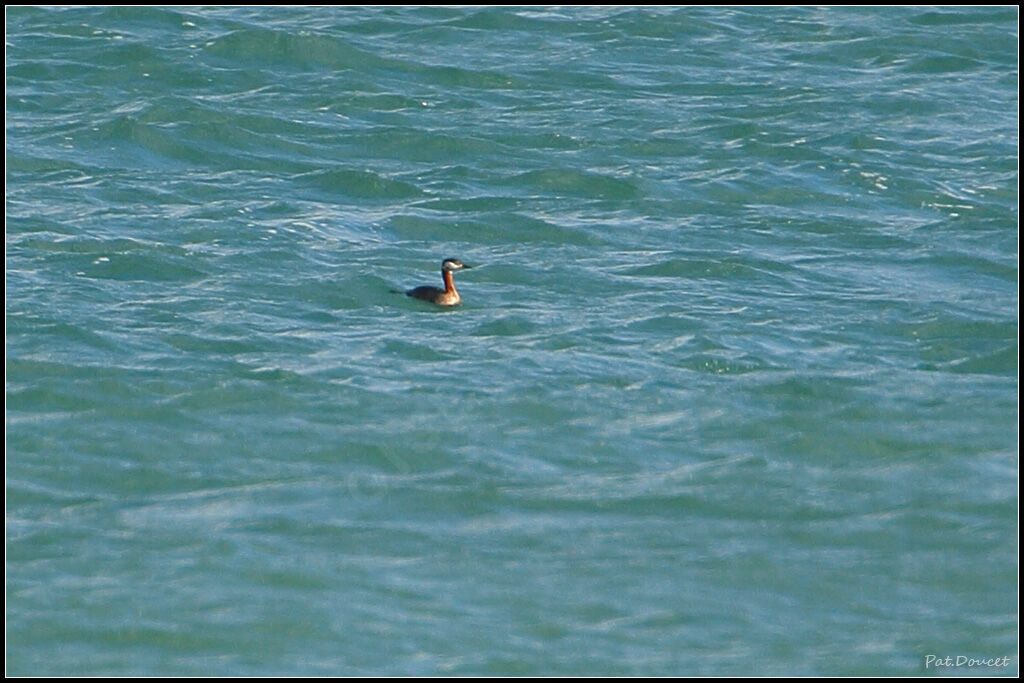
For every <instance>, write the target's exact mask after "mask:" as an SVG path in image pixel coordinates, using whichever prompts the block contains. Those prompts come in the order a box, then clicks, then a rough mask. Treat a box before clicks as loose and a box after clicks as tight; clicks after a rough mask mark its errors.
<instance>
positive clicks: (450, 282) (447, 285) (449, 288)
mask: <svg viewBox="0 0 1024 683" xmlns="http://www.w3.org/2000/svg"><path fill="white" fill-rule="evenodd" d="M441 277H443V278H444V291H446V292H448V293H449V294H450V293H452V292H454V291H455V277H454V276H452V271H450V270H442V271H441Z"/></svg>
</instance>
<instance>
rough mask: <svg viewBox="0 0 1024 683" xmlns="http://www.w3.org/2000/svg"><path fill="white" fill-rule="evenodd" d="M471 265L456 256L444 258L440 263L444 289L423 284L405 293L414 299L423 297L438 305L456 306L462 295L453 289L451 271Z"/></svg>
mask: <svg viewBox="0 0 1024 683" xmlns="http://www.w3.org/2000/svg"><path fill="white" fill-rule="evenodd" d="M471 267H472V266H467V265H466V264H465V263H463V262H462V261H460V260H459V259H457V258H446V259H445V260H444V262H443V263H442V264H441V277H443V278H444V289H439V288H437V287H429V286H426V285H424V286H423V287H417V288H415V289H410V290H409V291H408V292H406V294H408V295H409V296H411V297H413V298H415V299H423V300H424V301H429V302H430V303H432V304H437V305H438V306H457V305H458V304H459V302H460V301H462V297H460V296H459V293H458V292H457V291H455V278H454V277H453V276H452V273H454V272H455V271H456V270H462V269H463V268H471Z"/></svg>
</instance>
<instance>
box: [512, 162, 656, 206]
mask: <svg viewBox="0 0 1024 683" xmlns="http://www.w3.org/2000/svg"><path fill="white" fill-rule="evenodd" d="M510 182H511V184H512V185H515V186H518V187H522V188H525V189H527V190H530V191H532V192H535V193H539V194H540V195H541V196H546V197H559V196H573V197H584V198H590V199H608V200H627V199H637V198H639V197H641V196H642V195H643V191H642V190H641V188H640V187H639V185H637V183H636V182H634V181H632V180H624V179H621V178H613V177H611V176H607V175H601V174H596V173H589V172H583V171H577V170H572V169H548V170H543V171H528V172H526V173H522V174H519V175H517V176H514V177H513V178H511V180H510Z"/></svg>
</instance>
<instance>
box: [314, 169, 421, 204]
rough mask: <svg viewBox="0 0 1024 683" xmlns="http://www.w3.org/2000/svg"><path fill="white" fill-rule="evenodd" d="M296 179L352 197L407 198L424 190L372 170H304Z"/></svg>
mask: <svg viewBox="0 0 1024 683" xmlns="http://www.w3.org/2000/svg"><path fill="white" fill-rule="evenodd" d="M294 182H297V183H299V184H300V185H308V186H310V187H313V188H316V189H317V190H321V191H325V192H328V193H330V194H334V195H338V196H341V197H350V198H353V199H382V200H386V199H408V198H410V197H418V196H421V195H422V194H423V193H422V191H421V190H420V189H419V188H418V187H416V186H415V185H413V184H411V183H408V182H405V181H402V180H394V179H391V178H387V177H385V176H382V175H379V174H377V173H374V172H373V171H359V170H353V169H346V168H336V169H330V170H325V171H314V172H312V173H305V174H302V175H300V176H298V177H297V178H295V180H294Z"/></svg>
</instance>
